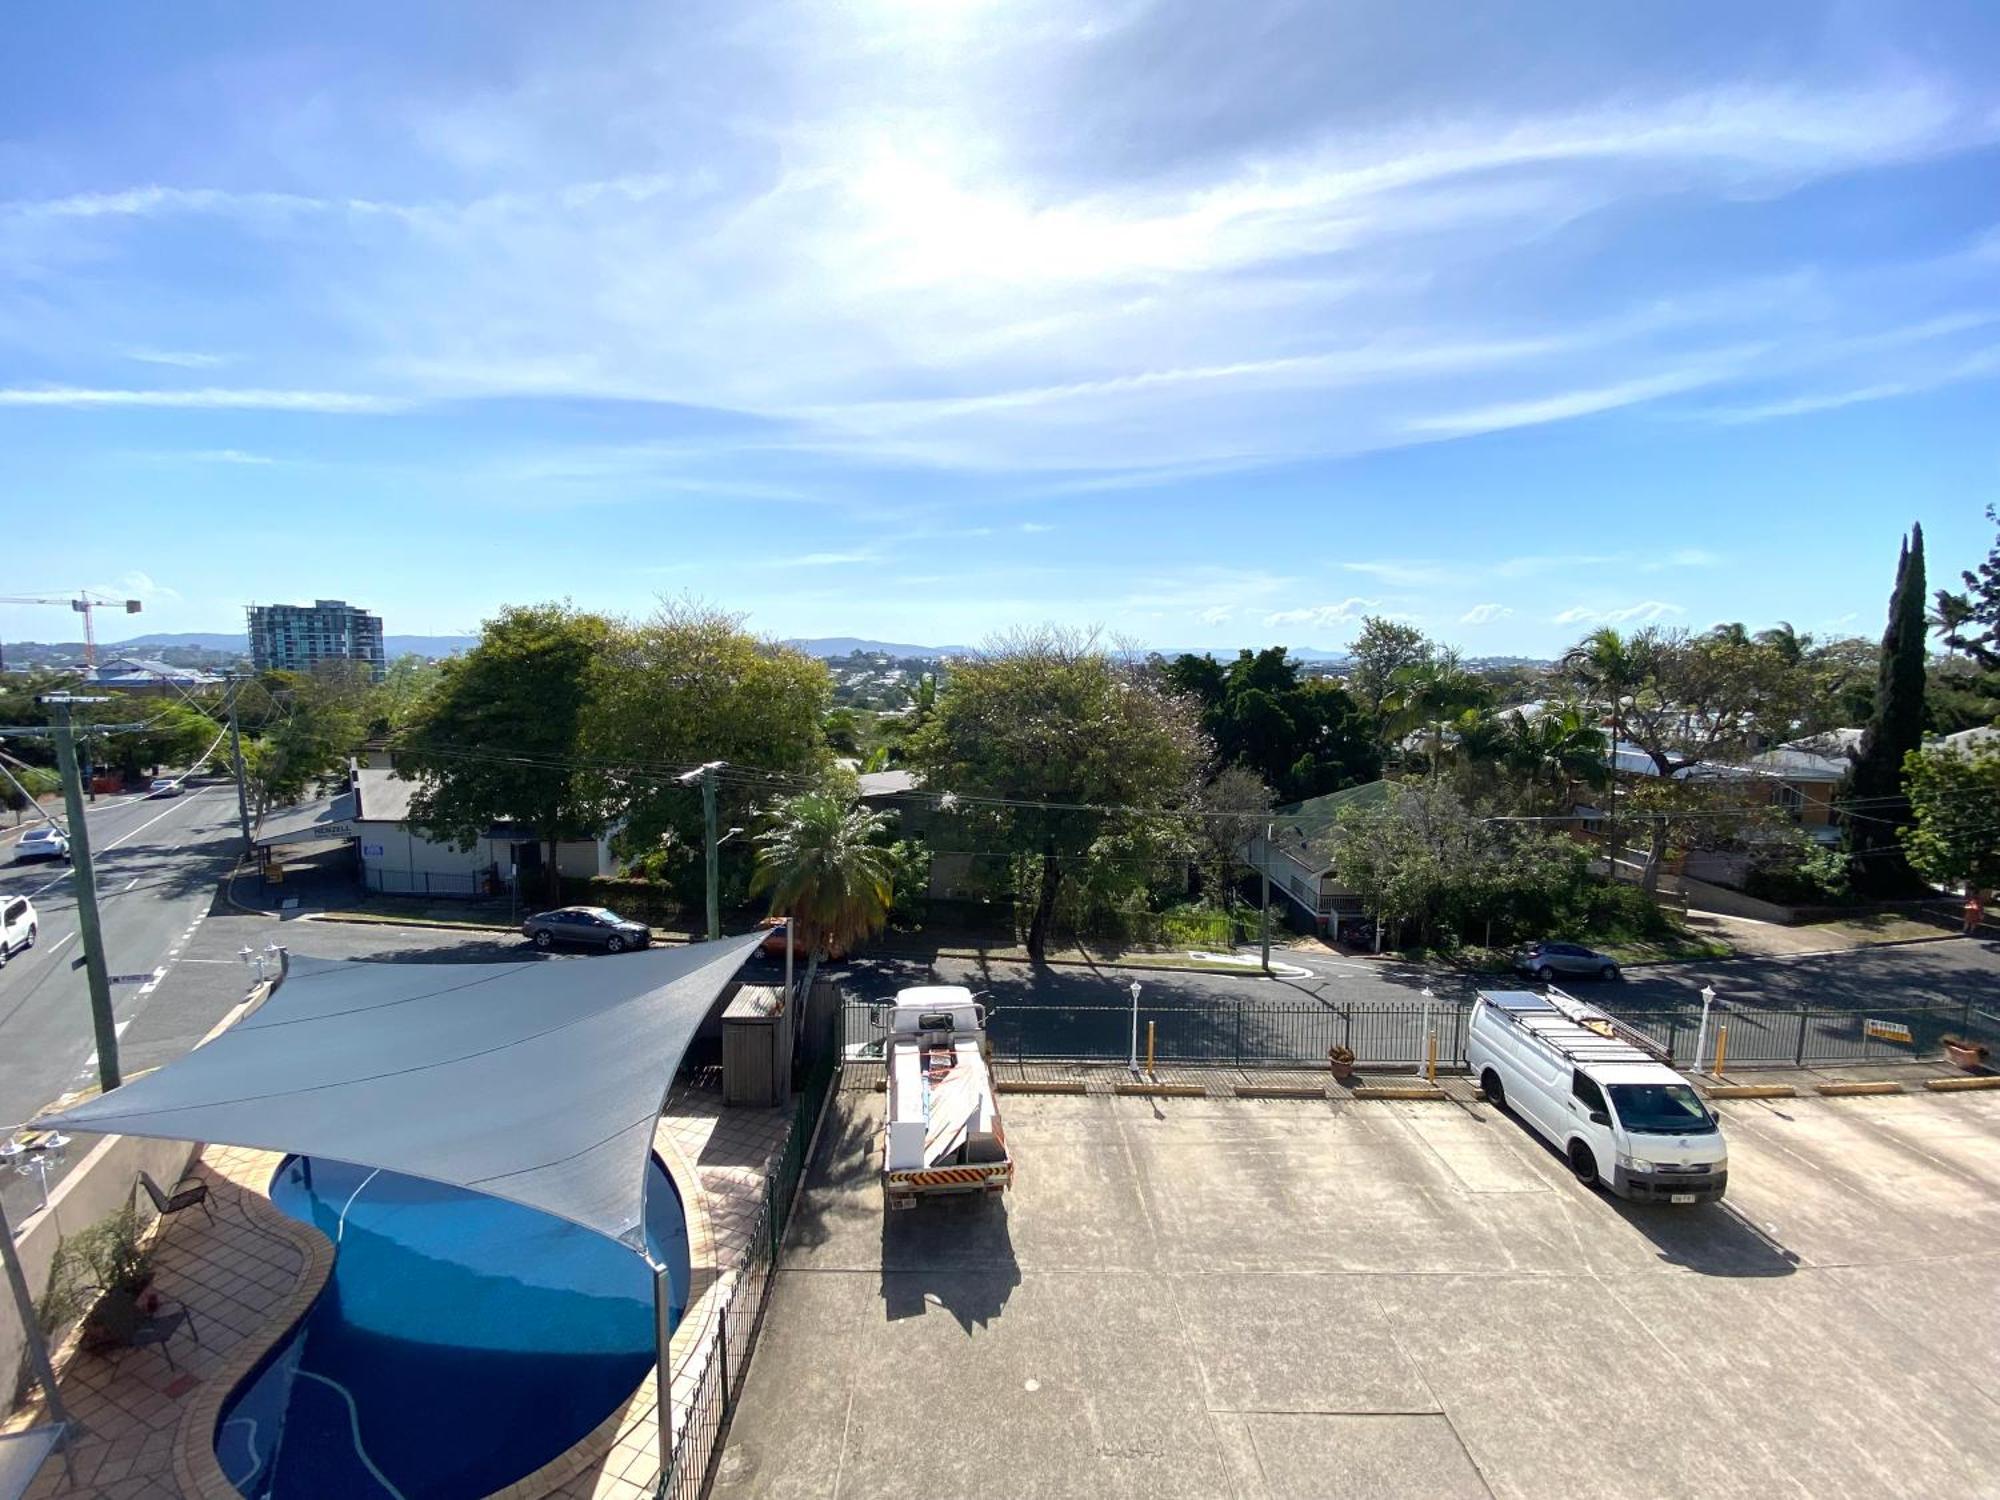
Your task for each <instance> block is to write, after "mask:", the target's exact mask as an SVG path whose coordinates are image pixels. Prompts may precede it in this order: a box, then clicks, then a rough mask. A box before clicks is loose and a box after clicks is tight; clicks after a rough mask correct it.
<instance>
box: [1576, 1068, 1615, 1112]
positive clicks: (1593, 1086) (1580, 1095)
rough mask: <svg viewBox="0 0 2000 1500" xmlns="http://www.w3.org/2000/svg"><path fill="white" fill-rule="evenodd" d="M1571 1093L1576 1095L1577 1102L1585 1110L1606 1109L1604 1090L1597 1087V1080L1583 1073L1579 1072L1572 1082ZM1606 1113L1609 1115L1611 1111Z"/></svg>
mask: <svg viewBox="0 0 2000 1500" xmlns="http://www.w3.org/2000/svg"><path fill="white" fill-rule="evenodd" d="M1569 1091H1570V1092H1571V1093H1572V1094H1574V1095H1576V1097H1577V1100H1578V1101H1579V1102H1580V1103H1581V1104H1582V1105H1583V1107H1584V1108H1585V1109H1594V1110H1603V1109H1604V1090H1603V1089H1601V1088H1599V1087H1598V1086H1597V1081H1596V1080H1595V1079H1591V1078H1586V1077H1584V1076H1583V1074H1582V1073H1581V1072H1578V1073H1577V1074H1576V1075H1575V1076H1574V1077H1573V1078H1572V1079H1571V1080H1570V1086H1569ZM1605 1112H1606V1113H1607V1114H1608V1113H1609V1112H1610V1111H1608V1110H1606V1111H1605Z"/></svg>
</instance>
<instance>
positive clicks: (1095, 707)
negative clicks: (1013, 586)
mask: <svg viewBox="0 0 2000 1500" xmlns="http://www.w3.org/2000/svg"><path fill="white" fill-rule="evenodd" d="M909 753H910V758H911V761H912V763H913V764H915V765H916V766H918V767H919V768H920V769H921V770H922V772H923V776H924V785H925V786H926V788H928V789H930V790H932V791H935V792H939V793H947V792H949V793H957V794H959V795H960V796H962V797H965V798H968V799H971V798H994V799H1005V801H1006V803H1007V804H1009V805H1006V806H1003V807H994V808H991V809H985V810H982V809H980V808H979V806H978V804H976V803H968V804H966V813H967V816H968V821H970V822H972V823H973V824H974V825H975V826H977V827H979V829H980V831H981V836H982V837H990V838H995V839H1000V840H1004V841H1005V842H1006V844H1007V847H1008V848H1009V849H1011V850H1012V851H1013V852H1014V853H1015V854H1016V855H1017V856H1019V857H1020V859H1021V861H1022V862H1023V863H1024V864H1025V866H1026V867H1027V869H1028V871H1029V875H1028V879H1027V885H1028V890H1029V893H1030V896H1029V899H1030V900H1031V903H1032V906H1031V915H1030V918H1029V923H1028V936H1027V942H1028V952H1029V954H1030V956H1031V957H1033V958H1034V959H1035V960H1036V961H1037V962H1039V961H1040V960H1041V959H1042V958H1043V956H1044V955H1045V953H1046V951H1047V946H1048V939H1049V933H1050V929H1051V924H1052V921H1053V918H1054V916H1055V911H1056V902H1057V899H1058V897H1059V896H1060V895H1061V893H1062V887H1063V881H1064V878H1065V876H1066V874H1067V872H1068V870H1069V867H1070V866H1071V864H1072V863H1076V862H1080V861H1081V860H1082V859H1083V858H1084V857H1085V856H1086V855H1088V853H1089V852H1090V850H1091V848H1092V846H1093V844H1094V843H1095V842H1096V841H1097V840H1098V839H1099V838H1100V837H1103V836H1107V835H1111V834H1116V833H1118V832H1120V831H1122V830H1126V829H1129V828H1130V827H1131V826H1132V825H1133V824H1134V823H1135V822H1138V823H1143V822H1144V821H1145V820H1146V818H1147V816H1148V815H1149V814H1158V815H1169V814H1173V813H1177V812H1182V811H1185V810H1186V809H1187V808H1188V807H1189V806H1190V805H1191V804H1192V803H1193V801H1194V798H1195V794H1196V791H1197V789H1198V787H1199V786H1200V781H1201V770H1202V767H1203V765H1204V764H1205V763H1206V762H1207V761H1208V760H1209V758H1210V755H1211V746H1210V744H1209V742H1208V739H1207V737H1206V736H1205V735H1204V734H1203V733H1202V732H1201V727H1200V719H1199V709H1198V707H1197V705H1196V704H1195V702H1194V701H1193V700H1192V699H1190V698H1188V697H1185V696H1183V695H1181V694H1180V693H1177V692H1174V691H1172V690H1171V688H1170V687H1169V686H1168V685H1167V684H1166V683H1165V682H1164V681H1163V680H1161V678H1160V677H1159V675H1158V674H1156V673H1153V672H1150V671H1148V670H1147V669H1146V668H1145V667H1144V666H1142V665H1138V664H1134V663H1133V662H1131V661H1129V660H1128V659H1126V658H1125V657H1124V656H1122V655H1120V656H1113V655H1112V654H1111V653H1110V652H1108V651H1107V650H1105V649H1104V647H1103V646H1102V645H1101V644H1100V642H1099V640H1098V638H1097V637H1096V636H1095V635H1094V634H1088V633H1081V632H1076V631H1070V630H1064V629H1060V628H1056V627H1046V628H1042V629H1038V630H1021V631H1017V632H1015V633H1013V634H1012V635H1009V636H1005V637H1002V638H1000V639H998V640H997V641H995V642H994V643H993V644H992V645H991V646H989V648H988V649H987V650H986V651H985V652H984V653H982V654H981V655H979V656H975V657H972V658H969V659H967V660H964V661H961V662H958V663H956V664H955V665H954V667H953V669H952V673H951V676H950V677H949V679H947V681H946V683H945V685H944V689H943V691H942V692H940V693H939V695H938V701H937V707H936V709H935V711H934V712H933V713H932V716H931V718H930V721H929V722H928V723H926V724H925V725H924V727H923V728H922V729H920V730H918V731H917V732H916V733H915V734H914V735H912V736H911V738H910V742H909ZM1106 809H1118V811H1107V810H1106ZM1125 809H1130V810H1131V811H1124V810H1125Z"/></svg>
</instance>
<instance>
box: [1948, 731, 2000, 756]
mask: <svg viewBox="0 0 2000 1500" xmlns="http://www.w3.org/2000/svg"><path fill="white" fill-rule="evenodd" d="M1937 743H1938V744H1940V745H1942V746H1944V747H1945V748H1946V749H1950V750H1956V751H1957V752H1958V753H1959V754H1960V755H1988V754H1992V753H1994V752H2000V724H1980V725H1976V726H1974V727H1973V728H1971V729H1961V730H1959V732H1958V733H1957V734H1948V735H1945V736H1944V737H1943V738H1942V739H1940V740H1938V741H1937Z"/></svg>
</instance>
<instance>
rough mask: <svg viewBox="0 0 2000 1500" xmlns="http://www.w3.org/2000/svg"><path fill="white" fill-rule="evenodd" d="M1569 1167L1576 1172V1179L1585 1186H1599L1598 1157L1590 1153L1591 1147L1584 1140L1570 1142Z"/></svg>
mask: <svg viewBox="0 0 2000 1500" xmlns="http://www.w3.org/2000/svg"><path fill="white" fill-rule="evenodd" d="M1569 1169H1570V1170H1571V1171H1572V1172H1574V1173H1576V1180H1577V1181H1578V1182H1580V1183H1582V1184H1583V1185H1584V1186H1585V1187H1596V1186H1597V1158H1596V1157H1594V1156H1592V1155H1591V1154H1590V1147H1588V1146H1586V1145H1584V1143H1583V1142H1582V1141H1571V1142H1570V1143H1569Z"/></svg>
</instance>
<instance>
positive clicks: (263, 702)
mask: <svg viewBox="0 0 2000 1500" xmlns="http://www.w3.org/2000/svg"><path fill="white" fill-rule="evenodd" d="M373 689H374V684H373V682H372V681H371V680H370V678H369V674H368V669H367V668H366V667H365V666H363V665H362V664H361V663H359V662H322V663H320V664H319V665H318V666H316V667H314V668H313V669H312V671H310V672H284V671H272V672H265V673H263V674H262V675H260V676H259V677H258V678H257V679H256V681H255V682H254V683H251V684H248V685H247V686H246V688H245V690H244V692H243V694H242V698H241V700H240V703H241V705H242V706H243V707H244V709H245V710H247V714H246V716H247V717H249V718H250V719H251V721H252V722H253V723H256V724H257V725H258V732H257V734H256V737H255V738H254V739H252V740H248V741H246V742H245V744H244V746H243V760H244V768H245V772H246V775H247V777H248V780H249V783H250V792H251V799H252V801H253V802H254V803H255V804H256V811H258V812H259V813H261V812H262V811H263V810H264V809H265V808H268V807H282V806H285V805H286V804H288V803H292V802H296V801H298V800H299V799H300V798H301V797H303V796H304V795H305V794H306V792H307V791H308V790H309V789H310V788H311V787H312V786H313V785H314V784H315V783H325V782H329V781H338V780H339V779H340V777H341V775H342V773H343V772H344V771H345V770H346V768H347V762H348V758H349V757H350V756H352V755H353V754H354V753H355V751H357V750H359V749H360V748H361V743H362V741H363V740H365V739H366V738H367V736H368V723H369V718H368V714H369V703H370V700H371V695H372V693H373Z"/></svg>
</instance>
